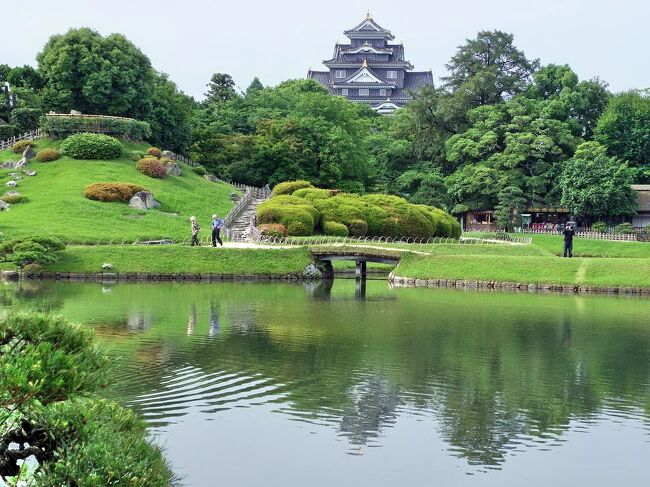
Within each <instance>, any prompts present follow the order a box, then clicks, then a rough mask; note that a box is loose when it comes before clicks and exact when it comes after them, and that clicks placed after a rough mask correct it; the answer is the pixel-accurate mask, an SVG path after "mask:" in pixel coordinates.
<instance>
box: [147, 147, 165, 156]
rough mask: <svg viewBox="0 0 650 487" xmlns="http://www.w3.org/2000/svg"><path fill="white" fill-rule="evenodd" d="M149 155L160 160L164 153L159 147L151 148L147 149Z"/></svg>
mask: <svg viewBox="0 0 650 487" xmlns="http://www.w3.org/2000/svg"><path fill="white" fill-rule="evenodd" d="M147 154H148V155H150V156H153V157H155V158H156V159H160V158H161V157H162V151H161V150H160V149H159V148H158V147H149V148H148V149H147Z"/></svg>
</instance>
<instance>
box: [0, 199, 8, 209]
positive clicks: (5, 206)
mask: <svg viewBox="0 0 650 487" xmlns="http://www.w3.org/2000/svg"><path fill="white" fill-rule="evenodd" d="M9 206H10V205H9V203H5V202H4V201H2V200H0V211H4V210H8V209H9Z"/></svg>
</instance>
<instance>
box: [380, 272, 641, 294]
mask: <svg viewBox="0 0 650 487" xmlns="http://www.w3.org/2000/svg"><path fill="white" fill-rule="evenodd" d="M388 280H389V281H390V283H391V284H393V285H395V286H404V287H437V288H440V287H450V288H451V287H453V288H460V289H478V290H499V291H520V292H529V293H538V292H539V293H543V292H555V293H566V294H625V295H643V296H650V288H643V287H614V286H612V287H607V286H578V285H572V284H535V283H531V284H528V283H521V282H499V281H476V280H470V279H414V278H412V277H400V276H396V275H394V274H393V273H392V272H391V273H390V274H389V276H388Z"/></svg>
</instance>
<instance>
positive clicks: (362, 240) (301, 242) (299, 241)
mask: <svg viewBox="0 0 650 487" xmlns="http://www.w3.org/2000/svg"><path fill="white" fill-rule="evenodd" d="M531 241H532V239H531V238H530V237H514V238H513V239H511V240H500V239H497V238H483V237H480V236H473V237H461V238H455V237H428V238H427V237H422V238H420V237H332V236H326V235H318V236H313V237H272V236H266V235H261V238H260V240H259V242H260V243H263V244H268V245H297V246H313V245H328V244H338V245H346V244H349V245H371V246H372V245H375V246H376V245H381V244H389V245H398V246H405V247H410V246H422V245H432V244H456V245H463V244H480V245H495V244H496V245H498V244H503V243H511V244H514V243H516V244H520V245H524V244H530V243H531Z"/></svg>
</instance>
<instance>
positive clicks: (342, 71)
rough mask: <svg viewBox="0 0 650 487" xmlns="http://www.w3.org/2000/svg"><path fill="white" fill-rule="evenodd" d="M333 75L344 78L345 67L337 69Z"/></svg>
mask: <svg viewBox="0 0 650 487" xmlns="http://www.w3.org/2000/svg"><path fill="white" fill-rule="evenodd" d="M334 76H336V77H337V78H345V69H337V70H336V74H335V75H334Z"/></svg>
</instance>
